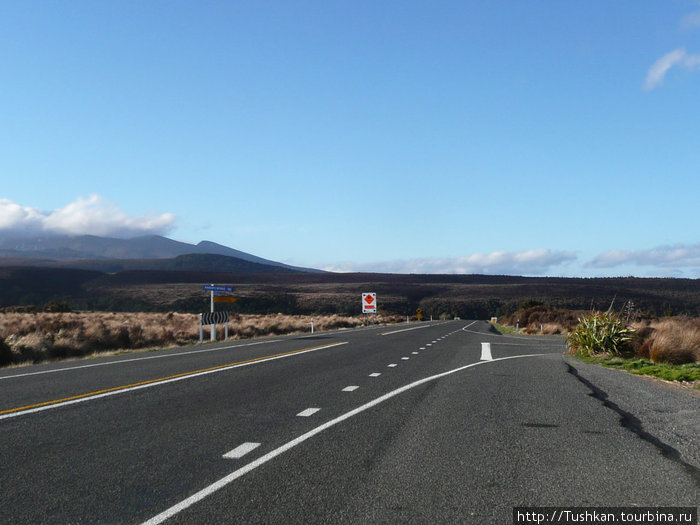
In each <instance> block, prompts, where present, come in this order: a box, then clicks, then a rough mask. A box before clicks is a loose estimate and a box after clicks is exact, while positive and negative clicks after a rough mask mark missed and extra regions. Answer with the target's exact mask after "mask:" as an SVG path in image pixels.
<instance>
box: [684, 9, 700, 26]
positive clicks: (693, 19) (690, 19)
mask: <svg viewBox="0 0 700 525" xmlns="http://www.w3.org/2000/svg"><path fill="white" fill-rule="evenodd" d="M695 27H700V11H696V12H694V13H689V14H687V15H685V16H684V17H683V19H682V20H681V28H682V29H693V28H695Z"/></svg>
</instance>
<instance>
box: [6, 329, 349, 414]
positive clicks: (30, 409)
mask: <svg viewBox="0 0 700 525" xmlns="http://www.w3.org/2000/svg"><path fill="white" fill-rule="evenodd" d="M346 344H348V343H347V341H344V342H341V343H333V344H331V345H326V346H320V347H318V348H311V349H309V350H304V351H303V352H297V353H294V354H287V355H278V356H275V357H269V358H267V359H260V360H259V361H252V362H250V363H241V364H237V365H231V366H226V367H224V368H217V369H216V370H207V371H205V372H198V373H196V374H189V375H186V376H181V377H173V378H171V379H164V380H163V381H156V382H154V383H147V384H145V385H138V386H132V387H129V388H123V389H121V390H113V391H111V392H104V393H102V394H95V395H94V396H89V397H81V398H78V399H71V400H70V401H63V402H61V403H55V404H53V405H45V406H40V407H36V408H29V409H27V410H22V411H20V412H10V413H9V414H3V415H1V416H0V420H3V419H9V418H11V417H17V416H23V415H25V414H32V413H34V412H42V411H43V410H50V409H52V408H58V407H63V406H67V405H74V404H76V403H82V402H84V401H92V400H93V399H100V398H101V397H109V396H115V395H117V394H122V393H124V392H133V391H135V390H141V389H144V388H150V387H153V386H160V385H165V384H167V383H174V382H176V381H183V380H185V379H190V378H193V377H200V376H205V375H208V374H215V373H217V372H223V371H224V370H231V369H232V368H240V367H244V366H250V365H256V364H259V363H267V362H268V361H274V360H276V359H284V358H286V357H294V356H295V355H302V354H307V353H309V352H316V351H318V350H325V349H326V348H332V347H334V346H340V345H346Z"/></svg>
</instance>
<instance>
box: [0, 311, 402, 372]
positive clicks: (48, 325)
mask: <svg viewBox="0 0 700 525" xmlns="http://www.w3.org/2000/svg"><path fill="white" fill-rule="evenodd" d="M312 319H313V322H314V330H315V331H324V330H338V329H343V328H354V327H357V326H361V325H363V324H364V323H365V322H366V319H365V316H354V317H344V316H339V315H324V316H320V315H319V316H304V315H300V316H290V315H283V314H269V315H240V314H237V315H232V316H231V322H230V324H229V339H233V340H237V339H248V338H251V337H261V336H266V335H282V334H294V333H308V332H310V330H311V320H312ZM402 319H403V318H402V317H399V316H389V315H382V314H379V315H378V318H377V322H379V323H392V322H399V321H401V320H402ZM204 333H205V340H206V341H208V340H209V327H208V326H205V327H204ZM223 338H224V326H223V325H217V340H219V341H221V340H223ZM197 342H199V315H198V314H182V313H174V312H170V313H165V314H164V313H114V312H58V313H56V312H37V313H26V312H25V313H19V312H10V313H8V312H5V313H0V366H7V365H13V364H22V363H38V362H41V361H50V360H55V359H65V358H76V357H84V356H90V355H94V354H104V353H107V352H109V353H115V352H116V353H121V352H128V351H133V350H138V349H141V350H143V349H149V348H164V347H172V346H183V345H190V344H194V343H197Z"/></svg>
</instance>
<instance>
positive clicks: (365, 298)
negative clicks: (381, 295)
mask: <svg viewBox="0 0 700 525" xmlns="http://www.w3.org/2000/svg"><path fill="white" fill-rule="evenodd" d="M362 313H363V314H376V313H377V294H376V293H363V294H362Z"/></svg>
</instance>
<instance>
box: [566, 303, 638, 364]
mask: <svg viewBox="0 0 700 525" xmlns="http://www.w3.org/2000/svg"><path fill="white" fill-rule="evenodd" d="M634 332H635V331H634V329H632V328H628V327H627V326H626V325H625V323H624V322H623V321H622V320H620V319H618V318H617V317H616V316H615V315H613V314H610V313H604V314H601V313H600V312H595V313H593V314H590V315H587V316H584V317H582V318H580V319H579V323H578V325H577V326H576V328H575V329H574V331H573V332H572V333H570V334H569V337H568V339H567V340H568V343H569V348H570V351H571V352H572V353H574V354H579V355H584V356H593V355H596V354H612V355H622V354H625V353H629V352H630V350H631V348H630V341H631V340H632V337H633V335H634Z"/></svg>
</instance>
